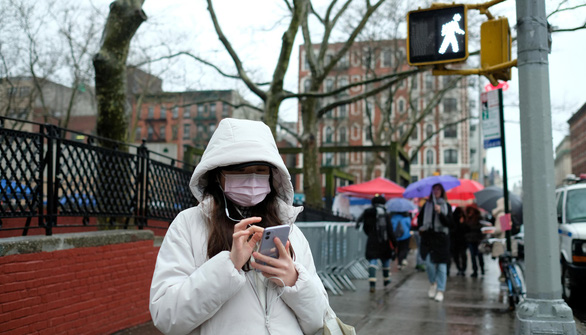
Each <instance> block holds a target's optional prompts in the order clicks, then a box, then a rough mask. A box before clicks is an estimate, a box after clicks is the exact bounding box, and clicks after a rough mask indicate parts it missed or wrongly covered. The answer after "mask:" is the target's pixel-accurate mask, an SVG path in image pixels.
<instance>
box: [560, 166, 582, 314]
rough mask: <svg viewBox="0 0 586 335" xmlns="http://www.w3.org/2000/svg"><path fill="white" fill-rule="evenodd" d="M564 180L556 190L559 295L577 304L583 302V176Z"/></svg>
mask: <svg viewBox="0 0 586 335" xmlns="http://www.w3.org/2000/svg"><path fill="white" fill-rule="evenodd" d="M566 180H567V182H565V183H564V185H563V186H560V187H558V188H557V189H556V202H557V219H558V224H559V227H558V233H559V236H560V264H561V273H562V276H561V280H562V295H563V298H564V299H565V300H566V301H567V302H568V303H578V302H584V301H586V174H583V175H581V177H580V178H575V177H574V178H567V179H566Z"/></svg>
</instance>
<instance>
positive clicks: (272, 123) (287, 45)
mask: <svg viewBox="0 0 586 335" xmlns="http://www.w3.org/2000/svg"><path fill="white" fill-rule="evenodd" d="M285 2H286V4H287V6H288V8H289V9H290V11H291V18H290V21H289V25H288V27H287V30H286V31H285V32H284V33H283V36H282V38H281V52H280V54H279V58H278V61H277V65H276V66H275V69H274V71H273V77H272V80H271V82H270V83H269V87H268V89H266V90H263V89H262V88H261V87H260V86H259V85H258V84H257V83H255V82H253V80H252V79H251V78H250V77H249V75H248V73H247V72H246V70H245V69H244V65H243V63H242V60H241V59H240V57H239V56H238V53H237V52H236V50H235V49H234V48H233V47H232V44H231V43H230V41H229V40H228V37H227V36H226V35H225V34H224V32H223V31H222V28H221V26H220V22H219V20H218V17H217V15H216V12H215V11H214V7H213V4H212V0H207V4H208V11H209V13H210V17H211V19H212V22H213V24H214V29H215V31H216V33H217V35H218V38H219V39H220V41H221V42H222V45H223V46H224V48H225V49H226V51H227V52H228V54H229V55H230V57H231V58H232V61H233V62H234V66H235V67H236V70H237V72H238V77H239V78H240V80H242V81H243V82H244V84H245V85H246V87H248V89H249V90H250V91H251V92H252V93H254V94H255V95H256V96H258V97H259V98H260V99H261V100H262V101H263V105H264V106H263V107H264V122H265V123H266V124H267V125H268V126H269V127H270V128H271V130H272V132H273V136H276V128H277V121H278V114H279V107H280V105H281V103H282V102H283V99H284V98H285V90H284V78H285V74H286V73H287V69H288V68H289V62H290V59H291V52H292V50H293V43H294V41H295V36H296V35H297V31H298V30H299V25H300V23H301V21H302V20H303V17H304V16H305V13H306V12H307V10H308V7H309V0H293V1H292V2H290V1H289V0H285Z"/></svg>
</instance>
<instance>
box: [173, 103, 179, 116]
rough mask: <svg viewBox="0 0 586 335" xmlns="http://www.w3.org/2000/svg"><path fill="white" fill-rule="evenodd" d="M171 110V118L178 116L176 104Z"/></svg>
mask: <svg viewBox="0 0 586 335" xmlns="http://www.w3.org/2000/svg"><path fill="white" fill-rule="evenodd" d="M172 111H173V118H174V119H176V118H178V117H179V107H177V106H175V107H173V109H172Z"/></svg>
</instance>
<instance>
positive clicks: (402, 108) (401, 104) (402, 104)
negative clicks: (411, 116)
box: [399, 99, 405, 114]
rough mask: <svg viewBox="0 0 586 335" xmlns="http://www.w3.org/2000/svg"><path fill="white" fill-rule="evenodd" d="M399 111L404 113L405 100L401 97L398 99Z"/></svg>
mask: <svg viewBox="0 0 586 335" xmlns="http://www.w3.org/2000/svg"><path fill="white" fill-rule="evenodd" d="M399 113H401V114H403V113H405V101H404V100H403V99H401V100H399Z"/></svg>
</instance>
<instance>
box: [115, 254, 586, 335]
mask: <svg viewBox="0 0 586 335" xmlns="http://www.w3.org/2000/svg"><path fill="white" fill-rule="evenodd" d="M485 268H486V273H485V275H484V276H479V277H478V278H472V277H470V274H471V270H470V269H469V270H468V272H467V273H466V277H460V276H456V275H455V271H452V273H451V275H450V277H448V283H447V287H446V292H445V298H444V301H443V302H436V301H435V300H432V299H429V298H428V297H427V290H428V289H429V281H428V280H427V274H426V273H425V272H418V271H416V270H415V269H414V254H413V253H411V254H410V255H409V265H408V266H407V267H405V268H404V269H403V270H402V271H399V270H398V269H397V267H396V265H394V264H393V266H392V276H391V278H392V283H391V284H390V285H389V286H388V287H387V288H383V285H382V278H380V276H381V274H380V271H379V281H378V283H377V289H376V291H375V292H374V293H370V292H369V286H368V280H354V281H353V283H354V285H355V286H356V288H357V290H356V291H348V290H347V291H344V294H343V295H338V296H335V295H331V294H330V305H331V306H332V308H333V309H334V311H335V312H336V314H337V315H338V317H339V318H340V319H341V320H342V321H343V322H345V323H347V324H350V325H353V326H354V327H355V328H356V332H357V334H369V335H376V334H384V335H388V334H392V335H413V334H425V335H462V334H471V335H475V334H478V335H492V334H494V335H496V334H498V335H502V334H515V312H514V311H510V310H509V309H508V304H507V300H506V291H505V288H504V287H503V288H502V289H501V283H500V282H499V281H498V277H499V274H500V271H499V269H498V264H497V262H496V261H494V260H492V259H490V258H489V257H485ZM578 323H579V322H577V323H576V327H577V330H578V332H577V333H578V334H584V335H586V331H585V330H584V327H583V326H581V325H579V324H578ZM159 334H161V333H160V332H159V331H158V330H157V329H156V328H155V327H154V326H153V325H152V323H147V324H144V325H140V326H137V327H134V328H131V329H127V330H124V331H120V332H117V333H116V335H159Z"/></svg>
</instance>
